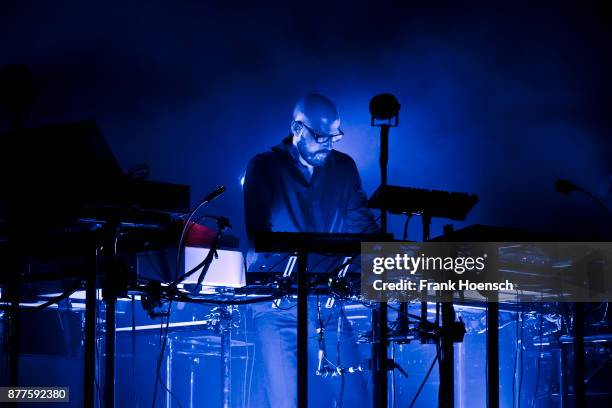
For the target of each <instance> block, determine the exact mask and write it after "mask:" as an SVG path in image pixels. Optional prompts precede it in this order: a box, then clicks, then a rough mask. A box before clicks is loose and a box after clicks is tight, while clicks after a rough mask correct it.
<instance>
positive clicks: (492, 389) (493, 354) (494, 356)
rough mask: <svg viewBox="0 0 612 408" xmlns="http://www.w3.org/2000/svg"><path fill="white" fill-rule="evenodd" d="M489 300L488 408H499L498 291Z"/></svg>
mask: <svg viewBox="0 0 612 408" xmlns="http://www.w3.org/2000/svg"><path fill="white" fill-rule="evenodd" d="M487 302H488V303H487V408H497V407H499V303H498V298H497V293H495V294H492V295H491V296H489V298H488V299H487ZM519 398H520V395H519Z"/></svg>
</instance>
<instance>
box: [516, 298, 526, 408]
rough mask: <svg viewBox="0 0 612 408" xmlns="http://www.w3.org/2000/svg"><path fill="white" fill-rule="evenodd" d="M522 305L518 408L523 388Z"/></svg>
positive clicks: (522, 311) (522, 306) (522, 315)
mask: <svg viewBox="0 0 612 408" xmlns="http://www.w3.org/2000/svg"><path fill="white" fill-rule="evenodd" d="M523 308H524V305H523V303H521V315H520V319H521V341H520V353H521V354H520V357H521V363H520V374H519V388H518V394H517V399H518V404H517V405H518V408H521V389H522V388H523V329H524V321H525V319H524V310H523Z"/></svg>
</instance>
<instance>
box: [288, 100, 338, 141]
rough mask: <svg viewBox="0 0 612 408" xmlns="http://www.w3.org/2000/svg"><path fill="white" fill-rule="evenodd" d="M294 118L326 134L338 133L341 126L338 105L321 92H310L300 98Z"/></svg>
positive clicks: (294, 110)
mask: <svg viewBox="0 0 612 408" xmlns="http://www.w3.org/2000/svg"><path fill="white" fill-rule="evenodd" d="M293 120H294V121H295V122H301V123H304V124H305V125H306V126H308V127H310V128H312V129H314V130H315V131H316V132H317V133H320V134H324V135H333V134H337V133H338V129H339V128H340V116H339V115H338V109H336V105H334V103H333V102H332V101H331V100H330V99H329V98H327V97H325V96H323V95H320V94H309V95H306V96H304V97H303V98H302V99H300V100H299V101H298V102H297V104H296V105H295V108H294V109H293Z"/></svg>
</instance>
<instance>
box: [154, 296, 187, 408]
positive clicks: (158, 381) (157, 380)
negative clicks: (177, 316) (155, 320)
mask: <svg viewBox="0 0 612 408" xmlns="http://www.w3.org/2000/svg"><path fill="white" fill-rule="evenodd" d="M171 311H172V300H171V301H170V303H169V304H168V317H167V319H166V327H165V330H164V335H163V340H162V345H161V350H160V353H159V356H158V358H157V370H156V371H157V373H156V376H155V390H154V392H153V402H152V405H151V407H152V408H155V402H156V401H157V385H158V384H160V385H161V386H162V388H163V389H164V390H165V391H166V392H167V393H168V394H169V395H170V396H171V397H172V399H173V400H174V402H176V404H177V405H178V406H179V407H180V408H183V405H182V404H181V402H180V401H179V400H178V398H177V397H176V395H174V393H173V392H172V391H171V390H170V389H169V388H168V385H167V384H166V383H165V382H164V381H163V380H162V379H161V375H160V372H161V364H162V360H163V359H164V354H165V352H166V343H167V342H168V331H169V328H170V315H171ZM163 324H164V320H163V318H162V323H161V328H162V330H163Z"/></svg>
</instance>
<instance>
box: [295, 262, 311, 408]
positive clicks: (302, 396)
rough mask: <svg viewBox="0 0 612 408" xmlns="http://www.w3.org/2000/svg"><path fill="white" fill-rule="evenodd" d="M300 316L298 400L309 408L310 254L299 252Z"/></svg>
mask: <svg viewBox="0 0 612 408" xmlns="http://www.w3.org/2000/svg"><path fill="white" fill-rule="evenodd" d="M297 263H298V276H297V283H298V307H297V309H298V316H297V326H298V328H297V335H298V338H297V343H298V344H297V370H298V373H297V379H298V387H297V392H298V394H297V400H298V408H308V286H307V285H308V279H307V276H306V272H307V265H308V253H307V252H306V251H304V250H298V253H297Z"/></svg>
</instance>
